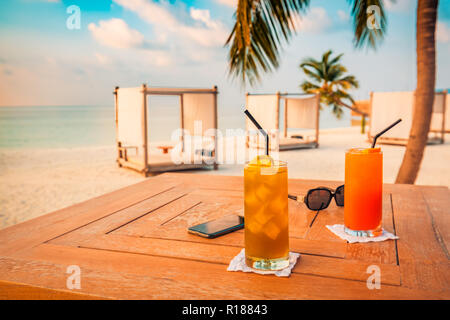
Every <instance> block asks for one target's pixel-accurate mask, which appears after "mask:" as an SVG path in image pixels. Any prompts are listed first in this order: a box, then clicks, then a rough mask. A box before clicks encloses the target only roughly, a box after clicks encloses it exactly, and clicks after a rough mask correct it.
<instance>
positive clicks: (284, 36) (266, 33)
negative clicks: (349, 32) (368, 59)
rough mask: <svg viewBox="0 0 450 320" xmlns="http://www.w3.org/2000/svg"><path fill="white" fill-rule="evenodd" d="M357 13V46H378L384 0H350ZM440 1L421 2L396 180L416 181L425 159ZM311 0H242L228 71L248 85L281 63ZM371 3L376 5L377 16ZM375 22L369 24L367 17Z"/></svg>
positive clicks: (383, 22)
mask: <svg viewBox="0 0 450 320" xmlns="http://www.w3.org/2000/svg"><path fill="white" fill-rule="evenodd" d="M348 2H349V4H350V5H351V8H352V9H351V15H352V17H353V31H354V45H355V47H357V48H362V47H369V48H376V46H377V44H378V43H379V42H380V41H381V40H382V39H383V37H384V34H385V30H386V24H387V21H386V16H385V13H384V6H383V0H348ZM438 2H439V1H438V0H418V6H417V26H416V41H417V88H416V102H415V108H414V109H415V110H414V117H413V123H412V127H411V132H410V137H409V141H408V145H407V147H406V152H405V156H404V158H403V162H402V165H401V167H400V170H399V173H398V176H397V180H396V182H397V183H414V181H415V179H416V177H417V173H418V171H419V169H420V164H421V162H422V157H423V151H424V149H425V146H426V141H427V137H428V130H429V127H430V121H431V111H432V105H433V100H434V83H435V72H436V65H435V61H436V52H435V38H434V34H435V30H436V20H437V7H438ZM309 3H310V1H309V0H238V4H237V8H236V13H235V19H236V22H235V24H234V26H233V30H232V32H231V34H230V36H229V37H228V40H227V42H226V45H228V46H229V49H230V50H229V54H228V60H229V71H230V75H232V76H235V77H240V78H241V81H242V82H243V83H244V84H245V83H246V82H249V83H250V84H253V83H255V82H256V81H258V80H260V78H261V73H262V72H270V71H273V70H274V69H276V68H278V66H279V59H280V50H281V48H282V47H283V45H285V44H286V43H288V42H289V40H290V39H291V37H292V34H293V33H294V32H295V19H296V18H297V17H298V15H299V14H301V13H304V12H305V11H306V9H307V8H308V6H309ZM372 6H377V7H378V13H377V15H374V14H373V11H372V10H371V8H373V7H372ZM374 17H375V18H376V19H375V22H376V23H375V24H373V23H372V24H370V23H368V21H369V19H370V20H372V21H373V18H374Z"/></svg>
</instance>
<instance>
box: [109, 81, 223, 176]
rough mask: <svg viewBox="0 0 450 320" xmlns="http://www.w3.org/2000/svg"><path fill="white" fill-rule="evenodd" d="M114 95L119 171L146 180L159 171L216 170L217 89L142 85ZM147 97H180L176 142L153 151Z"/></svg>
mask: <svg viewBox="0 0 450 320" xmlns="http://www.w3.org/2000/svg"><path fill="white" fill-rule="evenodd" d="M114 94H115V111H116V140H117V141H116V142H117V150H118V153H117V163H118V164H119V166H120V167H126V168H130V169H133V170H136V171H138V172H140V173H142V174H144V175H145V176H147V175H149V174H150V173H153V172H162V171H175V170H186V169H195V168H205V167H209V168H211V167H212V168H214V169H217V168H218V164H217V158H216V155H217V152H216V146H217V140H216V136H215V133H214V132H215V130H216V129H217V94H218V91H217V87H213V88H212V89H190V88H186V89H184V88H183V89H182V88H156V87H147V86H146V85H145V84H144V85H142V86H141V87H137V88H119V87H116V89H115V90H114ZM149 95H164V96H179V97H180V118H181V119H180V129H181V130H179V132H178V133H179V139H178V141H172V142H171V144H168V143H163V144H161V145H158V144H156V148H152V147H151V146H150V145H149V142H148V132H149V130H151V128H150V129H149V128H148V127H147V123H148V122H147V117H148V112H147V111H148V110H147V107H148V101H147V97H148V96H149ZM150 107H151V106H150ZM211 129H213V130H211ZM174 159H175V161H174Z"/></svg>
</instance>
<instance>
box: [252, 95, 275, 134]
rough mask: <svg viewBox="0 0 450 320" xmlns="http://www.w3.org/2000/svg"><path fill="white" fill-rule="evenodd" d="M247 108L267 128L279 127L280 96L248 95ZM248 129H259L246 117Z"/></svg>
mask: <svg viewBox="0 0 450 320" xmlns="http://www.w3.org/2000/svg"><path fill="white" fill-rule="evenodd" d="M247 110H248V111H250V113H251V114H252V115H253V117H254V118H255V119H256V121H258V123H259V124H260V125H261V126H262V127H263V128H264V129H265V130H274V129H279V128H278V127H277V125H278V118H277V117H278V115H279V113H278V96H277V95H276V94H273V95H248V96H247ZM246 128H247V130H257V129H256V127H255V125H254V124H253V123H252V122H251V121H250V120H249V119H248V118H247V117H246Z"/></svg>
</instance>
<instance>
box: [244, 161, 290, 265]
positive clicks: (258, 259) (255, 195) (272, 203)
mask: <svg viewBox="0 0 450 320" xmlns="http://www.w3.org/2000/svg"><path fill="white" fill-rule="evenodd" d="M244 197H245V258H246V259H245V261H246V264H247V265H248V266H249V267H252V268H255V269H261V270H280V269H283V268H286V267H287V266H289V227H288V222H289V218H288V178H287V164H286V163H285V162H282V161H275V160H273V159H271V158H270V157H269V156H258V157H257V158H256V159H255V160H253V161H251V162H249V163H247V165H246V166H245V169H244Z"/></svg>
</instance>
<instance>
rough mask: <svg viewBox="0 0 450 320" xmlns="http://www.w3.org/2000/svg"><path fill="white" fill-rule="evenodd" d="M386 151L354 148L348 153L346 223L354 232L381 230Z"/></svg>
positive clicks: (369, 233)
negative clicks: (384, 155)
mask: <svg viewBox="0 0 450 320" xmlns="http://www.w3.org/2000/svg"><path fill="white" fill-rule="evenodd" d="M382 193H383V154H382V152H381V149H380V148H366V149H364V148H354V149H350V150H348V151H347V152H346V154H345V188H344V199H345V206H344V225H345V231H346V232H347V233H348V234H351V235H357V236H366V237H376V236H379V235H380V234H381V233H382V228H381V217H382Z"/></svg>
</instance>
